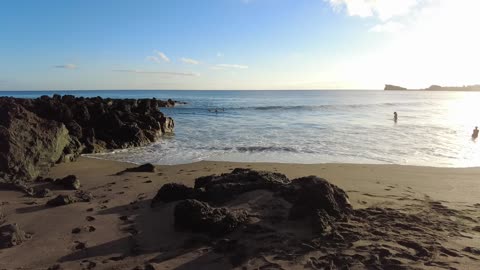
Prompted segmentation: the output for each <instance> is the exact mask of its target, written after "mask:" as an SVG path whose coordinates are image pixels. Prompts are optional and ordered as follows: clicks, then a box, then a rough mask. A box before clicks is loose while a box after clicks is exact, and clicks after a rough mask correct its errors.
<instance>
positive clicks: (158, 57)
mask: <svg viewBox="0 0 480 270" xmlns="http://www.w3.org/2000/svg"><path fill="white" fill-rule="evenodd" d="M153 52H154V53H155V55H149V56H147V61H151V62H156V63H161V62H167V63H169V62H170V58H168V56H167V55H166V54H165V53H163V52H161V51H157V50H154V51H153Z"/></svg>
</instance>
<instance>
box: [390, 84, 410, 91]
mask: <svg viewBox="0 0 480 270" xmlns="http://www.w3.org/2000/svg"><path fill="white" fill-rule="evenodd" d="M384 90H407V88H404V87H401V86H396V85H392V84H385V89H384Z"/></svg>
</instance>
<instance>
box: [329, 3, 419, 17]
mask: <svg viewBox="0 0 480 270" xmlns="http://www.w3.org/2000/svg"><path fill="white" fill-rule="evenodd" d="M324 1H327V2H328V3H330V5H331V6H332V7H333V9H335V10H337V11H340V10H343V9H345V10H346V11H347V14H348V15H350V16H359V17H362V18H364V17H372V16H376V17H378V18H379V19H380V20H382V21H387V20H389V19H391V18H393V17H396V16H404V15H407V14H409V13H410V12H411V11H412V9H413V8H415V7H416V6H418V5H419V4H420V3H421V2H424V1H428V0H324Z"/></svg>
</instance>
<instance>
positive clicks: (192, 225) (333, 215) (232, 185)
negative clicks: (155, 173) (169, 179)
mask: <svg viewBox="0 0 480 270" xmlns="http://www.w3.org/2000/svg"><path fill="white" fill-rule="evenodd" d="M247 193H248V194H247ZM237 199H238V200H239V201H241V202H242V204H243V205H245V200H248V207H249V209H250V210H251V211H253V212H252V213H251V214H253V216H254V217H255V218H257V219H260V222H267V223H272V222H273V223H278V222H288V220H305V221H307V223H308V224H310V226H311V227H312V231H313V232H315V233H327V232H330V231H331V230H332V228H333V223H334V222H335V221H337V220H339V219H342V218H343V217H346V216H348V215H350V214H351V212H352V211H353V210H352V207H351V205H350V203H349V201H348V196H347V194H346V193H345V192H344V191H343V190H342V189H340V188H338V187H337V186H335V185H333V184H330V183H329V182H328V181H327V180H325V179H322V178H318V177H316V176H308V177H302V178H298V179H294V180H292V181H290V180H289V179H288V178H287V177H286V176H285V175H283V174H280V173H272V172H266V171H255V170H250V169H235V170H233V171H232V172H231V173H225V174H222V175H211V176H205V177H200V178H197V179H196V180H195V187H194V188H193V189H192V188H189V187H187V186H185V185H181V184H174V183H171V184H166V185H164V186H162V188H161V189H160V190H159V191H158V193H157V195H156V196H155V198H154V199H153V200H152V206H155V205H157V204H159V203H161V202H165V203H166V202H172V201H179V200H182V201H181V202H180V203H178V204H177V206H176V207H175V226H176V228H178V229H189V230H192V231H194V232H205V233H208V234H211V235H217V236H218V235H224V234H226V233H229V232H231V231H233V230H234V229H235V228H236V227H237V226H238V225H239V224H243V223H245V222H246V221H247V211H246V210H237V208H232V207H231V206H229V205H231V204H232V203H234V201H235V200H237ZM210 204H215V205H216V206H219V207H217V208H215V207H212V206H210ZM221 206H223V207H221ZM232 209H236V210H232ZM250 210H249V211H250ZM248 214H250V212H248ZM250 225H251V224H250ZM250 225H249V226H246V230H245V231H247V230H249V229H248V228H249V227H251V226H250ZM257 225H259V226H263V225H261V224H257ZM265 228H266V227H265Z"/></svg>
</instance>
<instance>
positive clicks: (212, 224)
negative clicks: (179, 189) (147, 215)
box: [174, 200, 248, 235]
mask: <svg viewBox="0 0 480 270" xmlns="http://www.w3.org/2000/svg"><path fill="white" fill-rule="evenodd" d="M174 216H175V227H176V228H177V229H180V230H185V229H186V230H190V231H193V232H203V233H208V234H211V235H224V234H227V233H230V232H232V231H233V230H235V229H236V228H237V227H238V226H239V225H240V224H243V223H245V222H246V221H247V220H248V216H247V213H246V211H244V210H229V209H227V208H223V207H222V208H215V207H211V206H210V205H209V204H208V203H205V202H200V201H197V200H185V201H182V202H180V203H179V204H177V206H176V207H175V212H174Z"/></svg>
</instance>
